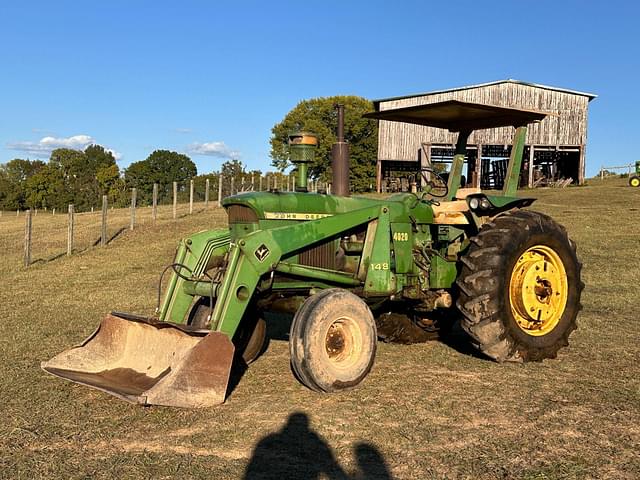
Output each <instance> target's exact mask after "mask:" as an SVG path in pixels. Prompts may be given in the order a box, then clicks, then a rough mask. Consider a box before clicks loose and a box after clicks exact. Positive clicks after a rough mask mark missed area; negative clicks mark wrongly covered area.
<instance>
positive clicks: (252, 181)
mask: <svg viewBox="0 0 640 480" xmlns="http://www.w3.org/2000/svg"><path fill="white" fill-rule="evenodd" d="M255 189H256V184H255V182H254V178H253V173H252V174H251V191H252V192H253V191H254V190H255Z"/></svg>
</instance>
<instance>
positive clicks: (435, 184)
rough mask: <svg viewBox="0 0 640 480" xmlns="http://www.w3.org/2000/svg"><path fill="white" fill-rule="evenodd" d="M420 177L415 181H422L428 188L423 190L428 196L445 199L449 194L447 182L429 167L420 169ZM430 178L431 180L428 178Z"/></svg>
mask: <svg viewBox="0 0 640 480" xmlns="http://www.w3.org/2000/svg"><path fill="white" fill-rule="evenodd" d="M419 175H420V177H419V179H417V180H420V179H421V180H422V182H423V184H425V185H426V186H427V187H429V189H428V190H425V192H427V193H428V194H429V195H431V196H432V197H435V198H443V197H446V196H447V194H448V193H449V186H448V185H447V180H445V178H444V177H443V176H442V175H440V174H439V173H438V172H436V171H435V170H434V169H433V168H431V167H422V169H421V170H420V173H419ZM429 176H431V178H429Z"/></svg>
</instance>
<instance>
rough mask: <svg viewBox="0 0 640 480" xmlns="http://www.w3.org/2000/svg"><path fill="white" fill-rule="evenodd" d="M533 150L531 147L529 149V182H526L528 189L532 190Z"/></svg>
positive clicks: (534, 148)
mask: <svg viewBox="0 0 640 480" xmlns="http://www.w3.org/2000/svg"><path fill="white" fill-rule="evenodd" d="M535 150H536V147H534V146H533V145H531V146H530V147H529V180H528V182H527V185H528V186H529V188H533V158H534V152H535Z"/></svg>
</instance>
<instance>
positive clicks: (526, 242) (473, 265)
mask: <svg viewBox="0 0 640 480" xmlns="http://www.w3.org/2000/svg"><path fill="white" fill-rule="evenodd" d="M580 270H581V264H580V262H579V261H578V258H577V256H576V250H575V244H574V243H573V242H572V241H571V240H570V239H569V237H568V236H567V233H566V231H565V229H564V228H563V227H562V226H561V225H559V224H558V223H556V222H555V221H554V220H553V219H552V218H550V217H548V216H547V215H544V214H542V213H538V212H533V211H528V210H517V211H514V212H510V213H507V214H505V215H501V216H499V217H497V218H495V219H494V220H493V221H492V222H490V223H488V224H486V225H485V226H484V227H483V228H482V229H481V230H480V233H479V234H478V235H477V236H476V237H473V238H472V239H471V246H470V247H469V250H468V251H467V253H466V254H465V256H464V257H463V258H462V271H461V273H460V278H459V280H458V282H457V285H458V287H459V289H460V296H459V299H458V302H457V305H458V309H459V310H460V311H461V312H462V314H463V318H462V321H461V325H462V327H463V329H464V330H465V331H466V332H467V333H468V334H469V335H470V336H471V338H472V340H473V343H474V345H475V346H476V347H477V348H478V349H479V350H480V351H482V352H483V353H484V354H485V355H487V356H489V357H491V358H493V359H494V360H497V361H498V362H505V361H512V362H523V361H524V362H526V361H540V360H543V359H545V358H555V357H556V355H557V352H558V350H560V349H561V348H562V347H565V346H567V345H568V343H569V335H570V334H571V332H572V331H573V330H575V329H576V316H577V315H578V312H579V310H580V309H581V305H580V295H581V293H582V289H583V287H584V284H583V283H582V281H581V279H580Z"/></svg>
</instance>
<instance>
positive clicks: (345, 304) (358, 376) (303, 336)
mask: <svg viewBox="0 0 640 480" xmlns="http://www.w3.org/2000/svg"><path fill="white" fill-rule="evenodd" d="M376 342H377V332H376V324H375V320H374V319H373V314H372V313H371V310H370V309H369V307H368V306H367V304H366V303H364V301H362V300H361V299H360V298H358V297H357V296H356V295H354V294H352V293H351V292H348V291H346V290H342V289H339V288H332V289H327V290H323V291H322V292H320V293H318V294H316V295H313V296H311V297H309V298H307V300H305V302H304V303H303V304H302V306H301V307H300V308H299V309H298V311H297V312H296V314H295V316H294V318H293V322H292V324H291V332H290V335H289V351H290V354H291V368H292V370H293V372H294V374H295V375H296V377H297V378H298V380H300V382H301V383H302V384H303V385H305V386H307V387H308V388H310V389H311V390H314V391H317V392H337V391H340V390H346V389H349V388H352V387H355V386H356V385H358V384H359V383H360V382H362V381H363V380H364V378H365V377H366V376H367V374H368V373H369V371H370V370H371V368H372V367H373V362H374V359H375V354H376Z"/></svg>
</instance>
